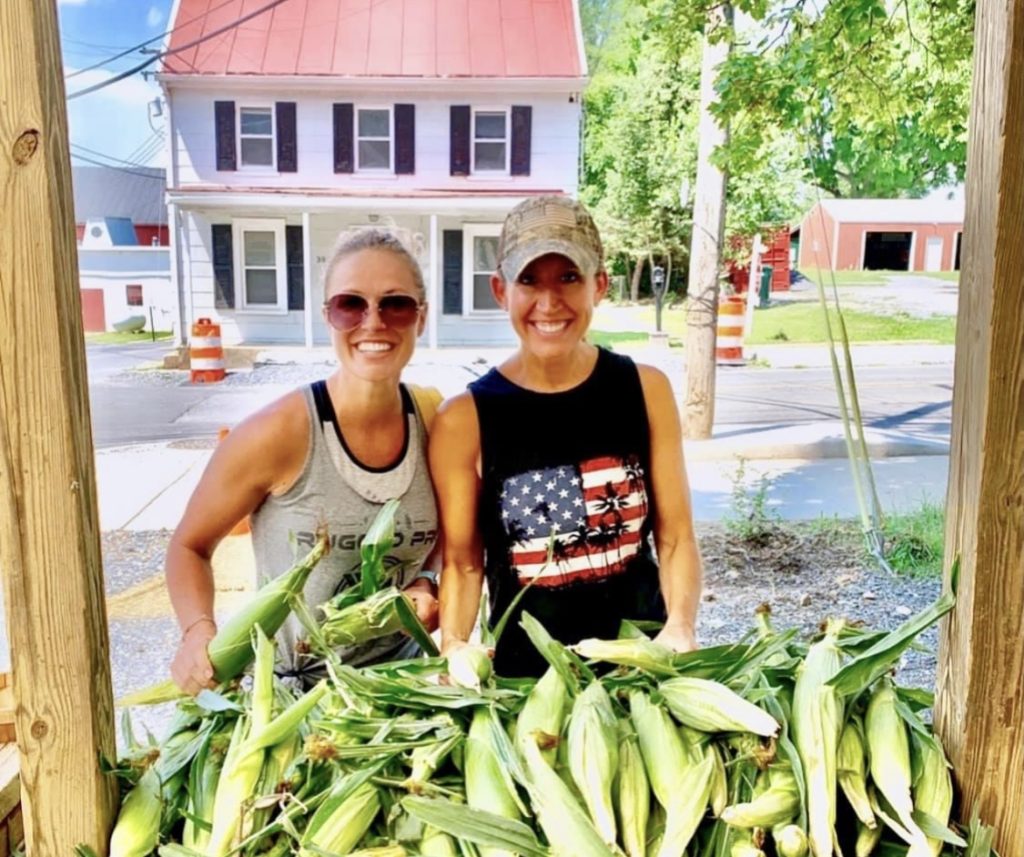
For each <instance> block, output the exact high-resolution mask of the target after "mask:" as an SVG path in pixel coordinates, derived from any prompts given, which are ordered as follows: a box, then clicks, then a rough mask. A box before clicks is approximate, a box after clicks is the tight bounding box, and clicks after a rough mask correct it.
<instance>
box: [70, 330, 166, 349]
mask: <svg viewBox="0 0 1024 857" xmlns="http://www.w3.org/2000/svg"><path fill="white" fill-rule="evenodd" d="M173 336H174V334H173V333H172V332H171V331H169V330H158V331H157V332H156V341H157V342H160V341H161V340H164V339H171V338H173ZM85 341H86V342H95V343H98V344H101V345H126V344H130V343H135V342H152V341H153V337H152V335H151V334H150V332H149V331H148V330H145V331H142V332H141V333H117V332H115V331H109V332H107V333H87V334H86V335H85Z"/></svg>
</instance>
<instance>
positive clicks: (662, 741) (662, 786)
mask: <svg viewBox="0 0 1024 857" xmlns="http://www.w3.org/2000/svg"><path fill="white" fill-rule="evenodd" d="M629 710H630V717H631V719H632V721H633V728H634V729H635V730H636V734H637V738H638V739H639V742H640V753H641V755H642V756H643V760H644V768H645V769H646V771H647V779H648V780H649V781H650V783H651V789H652V791H653V792H654V796H655V797H656V798H657V799H658V803H660V804H661V805H662V806H663V807H665V809H666V810H667V809H668V808H669V807H670V806H671V805H672V802H673V800H674V799H675V797H676V792H677V789H678V782H679V781H678V777H679V773H680V772H681V771H683V770H685V769H686V768H688V767H689V766H690V759H689V755H688V753H687V750H686V748H685V747H684V745H683V740H682V738H680V737H679V733H678V732H677V731H676V728H675V725H674V724H673V723H672V719H671V718H670V717H669V716H668V713H667V712H666V711H665V710H664V709H662V708H659V707H658V706H657V705H654V703H652V702H651V700H650V698H649V697H648V696H647V694H646V693H643V692H642V691H639V690H635V691H633V692H632V693H631V694H630V695H629Z"/></svg>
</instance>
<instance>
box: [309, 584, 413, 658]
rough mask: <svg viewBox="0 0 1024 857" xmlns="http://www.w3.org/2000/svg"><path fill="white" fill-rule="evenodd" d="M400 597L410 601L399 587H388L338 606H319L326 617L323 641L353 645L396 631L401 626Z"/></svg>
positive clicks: (336, 644) (322, 629)
mask: <svg viewBox="0 0 1024 857" xmlns="http://www.w3.org/2000/svg"><path fill="white" fill-rule="evenodd" d="M403 599H404V600H405V601H407V602H408V600H409V599H408V597H407V596H406V595H405V594H404V593H402V592H401V591H400V590H399V589H397V588H396V587H394V586H389V587H387V588H386V589H381V590H380V591H379V592H374V593H372V594H371V595H370V596H368V597H367V598H365V599H363V600H362V601H357V602H356V603H355V604H350V605H348V606H346V607H342V608H340V609H339V608H336V607H332V606H331V605H330V603H328V604H324V605H322V606H321V609H322V610H323V613H324V617H325V618H324V622H323V624H322V625H321V626H320V630H321V631H322V633H323V635H324V640H325V641H326V642H327V644H328V645H330V646H355V645H358V644H360V643H368V642H370V641H371V640H376V639H379V638H380V637H387V636H389V635H390V634H397V633H398V632H399V631H401V630H402V628H403V623H402V617H401V614H400V613H399V612H398V610H397V602H398V601H399V600H403ZM409 603H410V605H411V602H409Z"/></svg>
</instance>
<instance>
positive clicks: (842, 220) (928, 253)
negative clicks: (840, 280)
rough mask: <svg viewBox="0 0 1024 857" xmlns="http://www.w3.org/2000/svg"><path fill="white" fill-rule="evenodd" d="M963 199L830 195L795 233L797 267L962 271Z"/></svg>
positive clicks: (810, 270)
mask: <svg viewBox="0 0 1024 857" xmlns="http://www.w3.org/2000/svg"><path fill="white" fill-rule="evenodd" d="M963 229H964V204H963V201H962V200H935V199H826V200H822V201H821V202H819V203H817V204H816V205H815V206H814V207H813V208H812V209H811V210H810V211H809V212H807V214H806V215H805V216H804V218H803V220H802V221H801V222H800V226H799V227H798V228H797V229H796V230H795V231H794V232H793V243H794V245H796V246H797V247H798V250H797V253H796V258H797V268H799V269H800V270H801V271H803V272H804V273H805V274H810V273H811V272H812V271H814V270H815V269H816V268H821V269H822V270H826V269H828V268H830V267H831V268H833V269H835V270H837V271H863V270H889V271H958V270H959V269H960V246H961V243H962V240H963Z"/></svg>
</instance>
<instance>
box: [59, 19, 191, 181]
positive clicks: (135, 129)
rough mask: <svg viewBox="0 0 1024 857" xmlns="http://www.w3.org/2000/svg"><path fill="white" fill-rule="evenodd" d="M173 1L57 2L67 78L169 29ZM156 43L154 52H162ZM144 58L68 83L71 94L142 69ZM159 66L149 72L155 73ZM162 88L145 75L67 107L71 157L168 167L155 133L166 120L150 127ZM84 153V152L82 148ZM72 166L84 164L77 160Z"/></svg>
mask: <svg viewBox="0 0 1024 857" xmlns="http://www.w3.org/2000/svg"><path fill="white" fill-rule="evenodd" d="M171 5H172V0H58V11H59V14H60V31H61V32H60V35H61V46H62V48H63V52H64V71H65V75H70V74H72V73H74V72H76V71H79V70H80V69H83V68H85V67H87V66H91V65H93V64H95V63H97V62H100V61H101V60H106V59H109V58H110V57H112V56H114V55H115V54H118V53H120V52H121V51H122V50H124V49H125V48H129V47H132V46H133V45H137V44H139V43H141V42H144V41H146V40H147V39H152V38H153V37H154V36H159V35H161V34H162V33H164V32H165V31H166V30H167V29H168V26H169V24H168V17H169V16H170V13H171ZM160 46H161V42H160V41H157V42H153V43H152V44H151V45H150V47H151V48H159V47H160ZM145 59H146V55H145V54H142V53H138V52H134V53H131V54H129V55H128V56H126V57H123V58H121V59H120V60H117V61H115V62H113V63H109V64H107V65H104V66H103V67H102V68H98V69H95V70H93V71H88V72H84V73H82V74H78V75H75V76H74V77H67V78H66V80H65V88H66V90H67V92H68V94H71V93H74V92H76V91H77V90H80V89H83V88H85V87H87V86H92V85H93V84H96V83H100V82H102V81H104V80H109V79H110V78H111V77H113V76H115V75H116V74H117V73H119V72H121V71H124V70H126V69H129V68H131V67H132V66H134V65H138V64H139V63H140V62H142V61H144V60H145ZM157 65H158V64H154V65H153V66H150V69H155V68H156V67H157ZM159 95H160V88H159V86H157V84H156V83H155V82H154V81H153V80H152V79H150V80H148V81H147V80H144V79H143V77H142V75H141V74H135V75H132V76H131V77H129V78H126V79H125V80H123V81H120V82H118V83H115V84H112V85H111V86H108V87H107V88H105V89H102V90H100V91H98V92H95V93H92V94H90V95H85V96H82V97H81V98H76V99H73V100H71V101H69V102H68V124H69V126H70V135H71V143H72V147H73V148H72V153H78V154H80V155H85V156H86V157H90V158H94V159H96V160H104V159H103V158H102V157H97V156H96V155H94V154H92V153H91V152H88V151H86V149H91V150H94V151H96V152H101V153H103V154H106V155H109V156H112V157H114V158H121V159H125V160H130V161H132V162H134V163H141V164H143V165H147V166H164V163H165V160H166V157H165V148H164V145H163V144H162V142H161V140H162V138H160V139H158V136H157V135H156V134H155V133H154V128H156V129H159V130H160V131H161V132H162V131H163V121H164V119H163V117H159V118H155V119H153V121H152V125H150V119H149V114H148V106H147V105H148V103H149V102H150V101H152V100H153V99H154V98H157V97H158V96H159ZM82 147H85V148H82ZM72 163H74V164H84V163H85V162H84V161H82V160H79V159H78V158H73V159H72Z"/></svg>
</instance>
